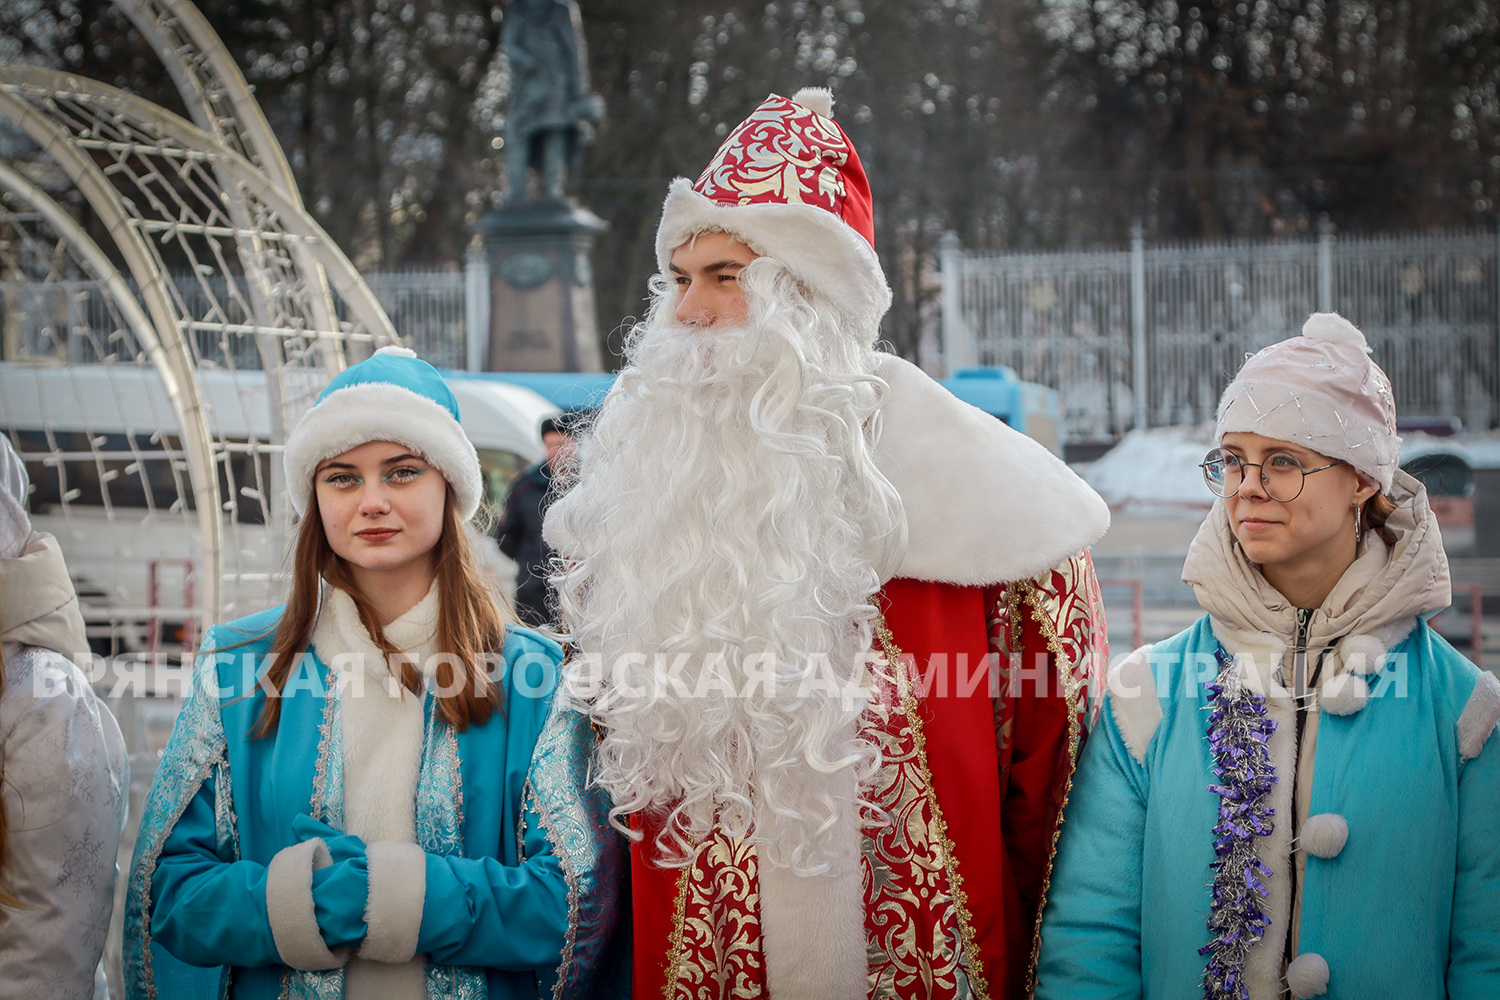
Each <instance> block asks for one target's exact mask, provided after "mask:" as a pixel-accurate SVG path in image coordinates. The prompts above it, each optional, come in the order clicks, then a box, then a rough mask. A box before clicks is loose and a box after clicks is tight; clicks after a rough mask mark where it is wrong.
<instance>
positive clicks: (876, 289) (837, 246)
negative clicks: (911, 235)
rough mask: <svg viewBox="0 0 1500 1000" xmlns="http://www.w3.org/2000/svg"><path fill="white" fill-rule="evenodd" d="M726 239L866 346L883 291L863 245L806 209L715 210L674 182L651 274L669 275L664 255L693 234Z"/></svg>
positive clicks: (834, 219)
mask: <svg viewBox="0 0 1500 1000" xmlns="http://www.w3.org/2000/svg"><path fill="white" fill-rule="evenodd" d="M716 231H722V232H726V233H728V234H729V235H731V236H733V237H734V238H736V239H738V240H739V241H740V242H742V243H744V244H745V245H746V246H748V247H749V248H750V249H751V250H753V251H755V253H757V254H759V255H760V256H762V257H771V258H774V259H776V260H778V261H780V262H781V263H783V264H785V265H786V266H787V268H788V269H789V270H790V271H791V272H792V274H793V276H795V277H796V278H797V279H798V280H799V281H801V282H803V283H804V284H806V285H807V286H808V287H809V288H811V289H812V290H813V291H814V292H816V293H818V294H819V295H822V296H823V297H824V298H826V299H828V300H829V301H830V302H833V303H834V304H835V305H837V306H838V307H839V308H840V309H842V310H844V311H845V312H846V313H848V314H849V316H850V317H851V318H852V319H853V320H854V321H855V323H856V324H857V327H858V332H859V333H860V334H861V335H862V336H863V337H865V338H867V339H868V340H869V342H870V343H871V344H873V343H874V342H875V339H876V337H877V335H878V333H879V328H880V318H881V317H882V316H884V315H885V311H886V310H887V309H889V308H890V306H891V290H890V288H889V287H888V286H887V285H886V283H885V272H883V271H882V270H881V269H880V258H879V257H877V256H876V255H875V250H874V248H872V247H871V246H870V244H868V243H866V242H865V238H864V237H863V236H861V235H860V234H859V233H858V232H856V231H855V230H854V228H853V227H852V226H850V225H849V224H848V223H847V222H845V221H844V220H843V219H841V218H839V217H838V216H837V215H834V214H833V213H832V212H829V211H826V210H824V209H821V208H816V207H814V206H812V205H778V204H761V205H720V204H719V203H718V202H715V201H713V200H711V199H709V198H706V197H704V196H703V195H701V194H699V193H698V192H697V191H694V190H693V185H692V182H691V181H689V180H688V179H687V178H686V177H679V178H677V179H676V180H675V181H673V182H672V186H671V188H670V189H669V190H668V191H667V200H666V204H664V205H663V206H662V210H661V225H660V226H659V227H658V228H657V230H656V266H657V267H658V268H660V270H661V273H662V274H667V273H669V271H668V267H669V265H670V264H671V263H672V251H674V250H676V249H677V248H678V247H680V246H682V245H683V244H684V243H686V242H687V241H688V240H689V239H691V238H692V237H694V236H697V235H699V234H700V233H708V232H716Z"/></svg>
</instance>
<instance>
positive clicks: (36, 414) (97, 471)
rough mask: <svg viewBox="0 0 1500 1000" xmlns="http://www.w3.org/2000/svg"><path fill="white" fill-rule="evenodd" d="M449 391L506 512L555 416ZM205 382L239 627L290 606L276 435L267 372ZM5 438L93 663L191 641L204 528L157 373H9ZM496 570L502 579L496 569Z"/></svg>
mask: <svg viewBox="0 0 1500 1000" xmlns="http://www.w3.org/2000/svg"><path fill="white" fill-rule="evenodd" d="M449 384H450V385H451V387H452V389H453V392H454V395H455V396H456V397H457V398H458V404H459V411H460V414H461V422H462V425H463V428H464V431H465V433H466V434H468V436H469V440H471V441H472V442H473V443H474V447H475V449H476V450H477V451H478V453H479V460H480V465H481V467H482V469H483V472H484V477H485V486H486V492H487V494H488V496H487V500H488V502H489V503H490V505H491V506H492V508H494V509H496V510H498V509H499V507H500V505H501V504H502V503H503V501H504V498H505V494H506V492H507V491H508V489H509V487H510V482H511V480H512V479H513V478H514V477H515V476H516V474H517V473H519V472H520V471H521V470H522V469H524V468H526V467H527V466H529V465H531V464H533V463H535V462H538V461H540V460H541V459H542V457H543V456H544V454H545V449H544V448H543V447H542V443H541V436H540V433H539V427H540V424H541V421H542V420H543V419H544V418H546V417H549V416H552V415H554V414H555V413H557V412H558V410H557V407H555V406H553V405H552V404H551V403H550V402H548V401H547V400H546V399H545V398H544V397H542V396H541V395H539V394H537V393H535V392H533V391H531V390H530V389H525V388H522V387H520V386H516V385H510V384H507V383H504V382H496V381H488V380H478V379H453V380H451V381H450V383H449ZM199 385H200V391H201V393H202V395H203V401H204V406H205V411H206V414H207V422H208V426H209V430H210V432H211V433H212V435H213V437H214V440H215V442H216V444H217V445H218V463H217V464H218V471H219V491H220V496H221V500H222V501H223V503H224V507H225V510H224V514H223V519H222V522H221V523H222V525H223V528H224V531H223V572H224V581H223V586H222V591H221V592H222V594H223V615H224V617H226V618H233V617H238V616H240V615H245V614H250V613H252V612H254V611H258V610H261V609H262V608H265V607H269V606H271V605H273V604H277V603H280V601H281V600H282V599H283V596H282V594H283V580H282V574H283V572H284V570H285V569H286V559H285V555H284V553H285V541H284V540H283V539H279V538H276V537H273V532H272V528H271V527H270V526H268V525H267V516H266V508H265V506H264V504H263V502H262V497H263V496H265V495H267V494H269V493H271V492H272V489H273V487H272V470H273V468H276V469H279V465H280V461H279V449H275V450H268V449H264V448H263V447H261V446H263V445H264V444H265V443H266V442H267V441H268V440H269V438H270V409H269V403H268V399H269V397H268V395H267V391H266V379H265V373H264V372H262V371H253V370H239V371H228V370H223V369H219V370H207V371H203V372H200V377H199ZM0 433H5V434H7V435H8V436H9V437H10V440H11V443H12V444H13V445H14V446H15V447H16V450H17V451H19V452H20V453H21V455H22V457H23V458H24V459H25V460H26V467H27V471H28V472H29V474H30V476H31V488H32V494H31V504H30V506H31V511H32V521H33V524H34V526H35V527H36V529H37V530H38V531H47V532H51V533H52V534H54V535H56V536H57V538H58V540H59V543H60V544H61V547H62V551H63V554H64V556H65V557H66V558H67V561H68V567H69V570H70V571H71V573H72V575H73V579H74V583H75V585H76V586H77V588H78V592H79V597H80V599H81V600H82V602H83V604H84V610H85V618H86V620H87V622H88V625H89V634H90V643H91V644H92V645H93V646H94V649H95V652H98V653H101V654H106V655H107V654H110V653H120V652H126V651H138V650H143V649H152V650H155V649H159V648H166V649H172V648H180V645H181V644H182V643H183V642H188V643H191V641H192V638H193V632H194V631H195V629H196V627H197V626H198V623H197V622H195V621H194V619H195V618H196V603H195V582H196V573H197V566H196V564H195V560H198V559H201V555H200V554H199V553H200V550H201V545H200V544H199V540H198V535H199V529H198V518H197V515H196V513H194V512H193V510H192V505H193V500H192V496H193V494H192V489H191V485H190V483H189V481H188V474H187V463H186V461H185V459H184V458H183V456H182V453H181V450H180V438H179V428H178V424H177V418H176V415H175V412H174V411H173V409H172V406H171V404H170V401H169V400H168V398H167V395H166V392H165V391H164V390H163V388H162V385H161V382H160V380H159V379H158V378H157V376H156V373H155V370H154V369H153V368H152V367H151V366H150V365H148V364H136V363H131V362H125V363H115V364H102V365H73V366H68V365H61V366H40V365H32V364H24V363H16V362H0ZM278 478H279V477H278ZM487 555H488V556H489V558H492V559H494V560H498V559H501V558H503V557H500V556H499V554H498V552H496V553H493V554H487ZM491 569H492V571H494V572H496V573H497V575H499V576H500V577H501V579H502V580H505V581H507V582H508V575H507V574H506V573H505V572H504V570H505V567H504V566H503V565H501V564H499V563H495V562H492V563H491Z"/></svg>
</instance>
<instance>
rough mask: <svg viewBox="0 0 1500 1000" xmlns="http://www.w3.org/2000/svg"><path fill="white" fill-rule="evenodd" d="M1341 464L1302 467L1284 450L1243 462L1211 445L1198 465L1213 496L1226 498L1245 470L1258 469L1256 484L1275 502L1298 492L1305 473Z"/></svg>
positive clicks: (1294, 496) (1234, 490) (1236, 488)
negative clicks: (1260, 458) (1259, 458)
mask: <svg viewBox="0 0 1500 1000" xmlns="http://www.w3.org/2000/svg"><path fill="white" fill-rule="evenodd" d="M1343 464H1345V463H1344V462H1343V461H1342V460H1339V461H1335V462H1329V463H1328V464H1327V465H1320V466H1318V467H1317V468H1316V469H1304V468H1303V467H1302V463H1301V462H1299V461H1297V456H1295V455H1289V454H1287V453H1286V452H1284V451H1278V452H1276V453H1274V454H1271V455H1267V456H1266V459H1265V461H1263V462H1247V461H1245V460H1244V458H1242V457H1241V456H1239V455H1236V454H1234V453H1233V452H1229V451H1224V450H1223V449H1221V448H1215V449H1214V450H1213V451H1211V452H1209V453H1208V454H1207V455H1206V456H1204V459H1203V461H1202V462H1201V463H1199V466H1198V467H1199V468H1200V469H1202V470H1203V481H1204V482H1205V483H1207V484H1208V488H1209V489H1210V490H1212V491H1213V494H1214V496H1216V497H1223V498H1225V499H1228V498H1229V497H1232V496H1234V495H1235V494H1236V493H1238V492H1239V491H1240V487H1241V486H1243V485H1244V484H1245V470H1246V469H1259V470H1260V485H1261V488H1262V489H1264V490H1265V491H1266V496H1268V497H1270V498H1271V499H1272V500H1275V501H1276V502H1278V503H1291V502H1292V501H1293V500H1295V499H1297V498H1298V497H1299V496H1301V495H1302V487H1303V486H1304V485H1305V484H1306V481H1307V477H1308V476H1310V475H1312V474H1313V473H1314V472H1322V471H1323V470H1324V469H1331V468H1333V467H1334V466H1335V465H1343Z"/></svg>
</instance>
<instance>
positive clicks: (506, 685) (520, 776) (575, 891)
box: [125, 608, 628, 1000]
mask: <svg viewBox="0 0 1500 1000" xmlns="http://www.w3.org/2000/svg"><path fill="white" fill-rule="evenodd" d="M281 610H282V609H280V608H277V609H273V610H271V611H268V612H265V613H263V614H260V615H254V616H251V617H249V618H244V619H241V620H239V621H237V622H233V623H231V624H229V625H224V626H219V627H216V628H214V629H213V630H211V631H210V632H209V633H208V635H207V636H205V638H204V645H203V648H204V649H207V650H214V651H216V652H214V653H212V654H209V655H205V656H203V657H200V660H199V663H198V665H197V668H196V671H195V684H194V690H193V693H192V696H191V697H190V699H189V700H188V702H187V704H186V705H185V706H184V708H183V711H182V713H181V715H180V716H179V717H178V721H177V725H176V728H175V729H174V730H173V733H172V738H171V741H170V742H169V744H168V746H167V749H166V751H165V752H164V755H163V758H162V761H161V764H160V766H159V767H158V770H157V774H156V780H155V781H154V782H153V784H152V787H151V792H150V794H149V796H148V799H147V803H146V809H145V814H144V817H143V819H142V826H141V835H140V837H139V839H138V841H137V846H136V856H135V861H134V864H133V865H132V873H131V880H130V887H129V895H128V899H127V927H126V942H125V946H126V948H125V950H126V966H127V982H128V988H127V992H128V994H129V995H130V996H132V997H147V996H152V995H160V996H164V997H177V996H181V997H195V998H196V997H211V996H231V997H234V998H237V1000H238V998H246V1000H250V998H255V1000H262V998H263V1000H271V998H275V997H278V996H283V995H286V994H284V993H283V985H284V981H285V984H286V985H287V987H288V988H289V989H290V990H291V992H292V995H296V996H318V997H341V996H342V995H343V979H342V970H341V969H335V970H332V971H329V972H298V971H294V970H291V969H289V968H288V967H287V966H285V965H282V964H281V962H280V956H279V953H278V951H277V948H276V944H275V941H274V940H273V938H272V932H271V927H270V922H269V920H268V917H267V914H266V866H267V865H269V863H270V861H271V859H272V858H273V857H274V856H275V855H276V854H277V853H278V852H279V851H281V850H282V849H283V848H286V847H290V846H292V845H294V844H295V843H297V841H298V839H299V838H298V836H297V834H296V833H294V832H293V828H292V823H293V820H294V818H295V817H297V816H298V815H299V814H308V815H311V816H312V817H314V818H315V819H318V820H319V821H322V822H324V823H326V824H327V825H328V826H331V827H332V828H333V829H334V830H342V828H343V827H342V820H343V806H342V795H343V792H342V774H341V768H342V763H341V762H342V744H341V742H340V736H339V733H338V721H337V720H338V719H339V716H340V713H339V712H338V711H337V706H338V699H337V695H336V691H335V689H334V687H333V684H332V683H331V682H332V680H333V673H332V671H330V669H329V668H328V667H327V666H326V665H324V664H323V663H322V662H321V661H319V660H317V658H316V657H315V656H313V657H311V659H310V661H309V662H308V663H307V665H306V666H305V667H304V668H301V669H297V670H294V671H293V673H292V675H291V677H290V678H289V679H288V683H287V685H286V686H285V688H284V690H283V695H282V702H281V718H280V723H279V725H278V727H277V729H276V732H275V734H274V735H273V736H272V737H270V738H268V739H261V740H254V739H251V738H249V733H250V731H251V729H252V728H253V727H254V725H255V723H256V720H257V719H258V718H259V716H260V712H261V709H262V707H263V706H264V704H265V697H266V695H265V692H264V691H263V690H262V689H260V688H259V687H258V686H257V685H256V684H255V682H254V676H255V671H256V670H257V669H259V670H263V669H264V662H263V660H264V657H265V655H266V654H267V653H268V652H269V649H270V640H271V632H272V631H273V630H274V627H275V624H276V622H277V621H278V619H279V616H280V613H281ZM246 640H249V641H246ZM561 660H562V651H561V649H560V648H559V647H558V645H557V644H556V643H554V642H552V641H551V640H549V639H546V638H544V637H542V636H540V635H538V634H536V633H535V632H531V631H529V630H527V629H522V628H511V629H509V630H507V632H506V637H505V643H504V654H503V661H504V677H503V679H502V682H501V687H502V690H503V699H504V703H503V704H504V707H503V710H502V711H501V712H499V713H496V714H495V715H494V716H492V717H491V719H490V720H489V721H488V722H486V723H485V724H484V725H480V726H471V727H469V729H467V730H466V731H464V732H461V733H460V732H456V731H455V730H454V729H453V728H452V727H451V726H449V725H448V724H447V723H445V722H443V721H442V719H441V718H440V717H439V716H436V715H435V714H434V712H433V707H434V705H435V699H434V698H432V697H431V696H430V695H429V696H427V698H426V710H427V711H426V718H427V723H426V737H425V744H424V750H423V761H422V770H421V775H420V777H419V779H418V785H417V816H416V821H417V843H418V845H419V846H421V847H422V848H423V849H425V850H426V852H427V855H426V866H425V867H426V897H425V899H424V901H423V909H422V917H421V930H420V933H419V936H418V946H417V951H418V952H419V953H425V954H426V955H427V956H428V972H427V993H428V996H429V998H438V997H450V996H451V997H460V996H461V997H465V998H467V997H485V996H487V997H490V998H510V997H535V996H538V995H550V994H551V992H552V989H553V987H554V985H556V984H557V983H558V982H559V980H561V981H562V983H563V991H562V992H563V995H569V996H585V995H595V996H608V995H624V991H625V988H626V987H625V986H624V984H625V983H626V982H628V968H627V967H626V966H625V961H626V960H624V959H622V958H621V957H620V956H624V955H626V954H628V950H627V949H628V944H627V943H625V942H622V941H617V940H616V937H617V935H616V933H615V932H616V929H617V926H618V925H620V924H621V923H622V921H621V919H620V918H621V914H622V910H621V906H620V904H619V901H618V898H617V897H618V892H619V890H620V888H621V887H622V886H623V878H624V873H625V867H624V866H625V854H624V842H623V839H622V838H621V837H620V836H619V835H618V834H616V833H615V832H614V831H613V830H611V829H610V828H609V826H608V824H607V821H606V814H607V804H606V802H605V800H604V799H603V798H602V797H601V796H600V795H599V794H598V793H597V792H594V791H590V790H588V788H587V762H588V757H589V754H590V753H591V751H592V749H593V746H594V742H595V741H594V736H593V733H592V729H591V727H590V725H589V722H588V719H587V718H586V717H584V716H580V715H577V714H576V713H573V712H569V711H565V710H559V711H554V710H553V691H554V688H555V686H556V681H557V676H558V668H559V666H560V664H561Z"/></svg>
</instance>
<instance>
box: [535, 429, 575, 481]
mask: <svg viewBox="0 0 1500 1000" xmlns="http://www.w3.org/2000/svg"><path fill="white" fill-rule="evenodd" d="M542 445H543V446H544V447H545V448H546V449H547V465H548V466H550V467H551V468H552V471H554V472H560V471H563V470H565V469H567V467H568V465H569V464H570V463H571V462H572V460H573V439H572V438H571V437H569V436H568V435H566V434H564V433H563V432H562V431H548V432H547V433H545V434H543V435H542Z"/></svg>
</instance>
